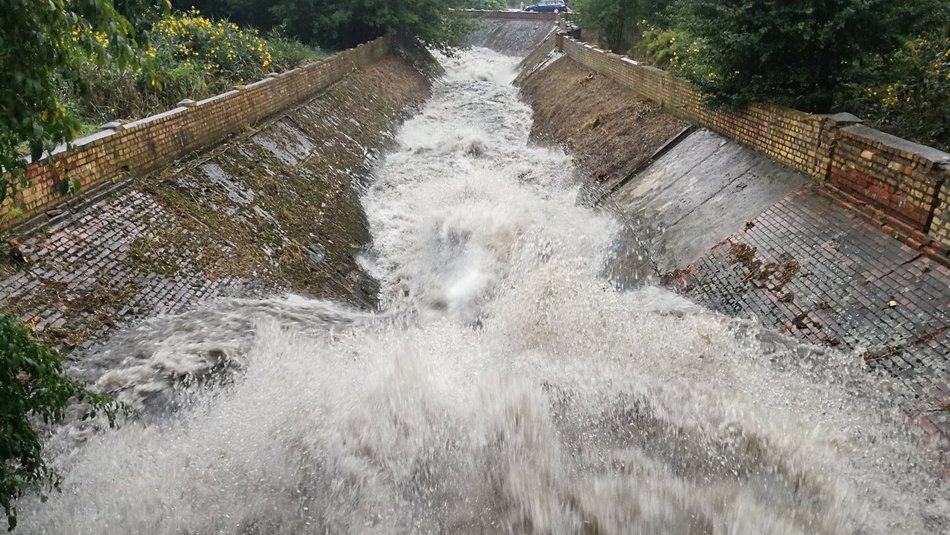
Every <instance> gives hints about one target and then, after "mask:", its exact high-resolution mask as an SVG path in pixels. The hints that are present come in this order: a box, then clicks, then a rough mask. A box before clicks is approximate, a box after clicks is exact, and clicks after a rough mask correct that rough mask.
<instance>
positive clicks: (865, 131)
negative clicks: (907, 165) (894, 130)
mask: <svg viewBox="0 0 950 535" xmlns="http://www.w3.org/2000/svg"><path fill="white" fill-rule="evenodd" d="M842 130H844V131H845V132H848V133H850V134H853V135H855V136H859V137H863V138H865V139H868V140H871V141H872V142H874V143H876V144H878V145H879V146H880V147H881V148H888V149H891V150H893V151H895V152H898V153H900V154H901V155H902V156H904V157H905V158H907V159H908V160H913V161H916V162H918V163H921V164H924V165H950V154H948V153H946V152H944V151H942V150H939V149H935V148H933V147H928V146H927V145H921V144H920V143H914V142H913V141H908V140H906V139H904V138H901V137H897V136H895V135H892V134H888V133H887V132H881V131H880V130H876V129H874V128H871V127H869V126H865V125H863V124H857V125H854V126H847V127H845V128H843V129H842Z"/></svg>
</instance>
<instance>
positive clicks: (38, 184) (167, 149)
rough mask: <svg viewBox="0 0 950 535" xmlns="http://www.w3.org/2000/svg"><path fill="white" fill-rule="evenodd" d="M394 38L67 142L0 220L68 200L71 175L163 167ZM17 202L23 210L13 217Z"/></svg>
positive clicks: (91, 176) (313, 88)
mask: <svg viewBox="0 0 950 535" xmlns="http://www.w3.org/2000/svg"><path fill="white" fill-rule="evenodd" d="M389 49H390V47H389V42H388V41H387V40H386V39H377V40H376V41H373V42H371V43H367V44H365V45H360V46H358V47H356V48H353V49H350V50H346V51H343V52H340V53H339V54H337V55H335V56H333V57H332V58H329V59H327V60H326V61H319V62H315V63H310V64H308V65H305V66H303V67H299V68H296V69H292V70H290V71H287V72H284V73H281V74H279V75H272V76H270V77H268V78H265V79H263V80H261V81H258V82H255V83H252V84H248V85H246V86H238V87H237V88H236V89H235V90H232V91H229V92H227V93H223V94H221V95H217V96H214V97H211V98H208V99H205V100H202V101H199V102H197V103H189V105H187V106H182V107H178V108H175V109H172V110H169V111H166V112H164V113H160V114H158V115H153V116H151V117H147V118H145V119H141V120H138V121H134V122H131V123H127V124H124V125H121V126H118V127H116V128H115V129H109V130H104V131H102V132H98V133H96V134H93V135H91V136H87V137H84V138H82V139H79V140H77V141H75V142H74V143H73V144H72V147H71V148H68V149H67V148H65V147H60V148H58V149H56V150H54V151H53V153H52V155H51V156H49V157H47V158H45V159H43V160H40V161H39V162H36V163H34V164H31V165H30V166H29V168H28V169H27V175H28V177H29V178H30V186H29V187H27V188H25V189H23V190H22V191H20V192H19V194H18V195H17V197H16V199H15V200H14V201H13V202H7V203H6V204H5V205H4V206H3V207H0V227H9V226H11V225H13V224H15V223H18V222H20V221H23V220H24V219H27V218H30V217H32V216H35V215H38V214H40V213H42V212H43V211H45V210H49V209H51V208H53V207H54V206H55V205H57V204H59V203H60V202H62V201H63V200H64V199H65V197H64V195H63V194H62V189H61V188H62V184H63V183H64V180H68V181H72V180H74V179H75V180H79V181H80V182H81V184H82V188H84V189H85V188H89V187H90V186H93V185H96V184H98V183H100V182H103V181H105V180H118V179H121V178H123V177H125V176H128V175H143V174H146V173H148V172H150V171H154V170H156V169H160V168H162V167H164V166H166V165H168V164H170V163H171V162H173V161H175V160H177V159H179V158H182V157H183V156H185V155H187V154H189V153H192V152H194V151H196V150H199V149H203V148H207V147H210V146H212V145H214V144H215V143H217V142H219V141H221V140H222V139H223V138H224V137H225V136H227V135H228V134H231V133H233V132H236V131H240V130H241V129H243V128H245V127H247V126H249V125H252V124H254V123H256V122H258V121H260V120H262V119H265V118H267V117H270V116H272V115H274V114H276V113H278V112H280V111H283V110H285V109H287V108H288V107H289V106H291V105H293V104H298V103H300V102H303V101H306V100H307V99H309V98H311V97H313V96H315V95H316V94H317V93H318V92H320V91H321V90H323V89H326V88H327V87H329V86H330V85H332V84H333V83H335V82H337V81H339V80H340V79H341V78H343V77H344V76H345V75H346V74H347V73H349V72H351V71H353V70H355V69H358V68H360V67H363V66H365V65H368V64H370V63H373V62H375V61H376V60H378V59H380V58H382V57H383V56H385V55H386V54H387V53H388V52H389ZM14 208H16V209H18V211H19V212H20V214H19V215H17V216H16V217H12V216H11V210H13V209H14Z"/></svg>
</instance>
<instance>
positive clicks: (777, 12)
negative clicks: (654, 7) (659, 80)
mask: <svg viewBox="0 0 950 535" xmlns="http://www.w3.org/2000/svg"><path fill="white" fill-rule="evenodd" d="M935 1H936V2H939V1H941V0H935ZM681 4H682V10H681V13H680V22H681V24H682V26H683V28H684V29H685V30H687V32H689V33H690V34H691V35H692V36H694V37H696V38H697V39H698V40H699V42H700V43H701V46H702V62H703V63H704V64H705V65H707V66H708V67H709V72H708V73H699V72H697V73H695V75H694V76H692V77H691V78H692V81H693V82H694V83H695V84H697V85H698V86H699V87H700V88H701V89H702V90H703V91H705V92H706V93H707V94H709V95H710V96H711V97H712V101H713V102H715V103H720V104H729V105H741V104H744V103H746V102H749V101H752V100H757V101H764V102H773V103H778V104H784V105H788V106H791V107H796V108H799V109H803V110H807V111H814V112H828V111H830V109H831V107H832V104H833V102H834V95H835V91H836V89H837V88H839V87H840V86H841V85H842V84H843V83H846V82H847V81H849V80H853V79H855V78H857V77H860V76H862V73H863V68H864V67H865V66H866V64H867V62H868V61H869V59H870V58H873V57H874V56H876V55H880V54H890V53H892V52H893V51H895V50H897V49H898V48H899V47H900V46H901V44H902V42H903V41H904V39H905V36H907V35H908V34H909V33H912V32H913V30H914V29H915V23H919V21H921V20H922V19H921V15H922V13H925V12H926V11H927V10H929V9H930V8H931V7H932V6H933V5H934V2H931V1H930V0H923V1H919V2H894V1H892V0H799V1H796V2H788V1H785V0H681Z"/></svg>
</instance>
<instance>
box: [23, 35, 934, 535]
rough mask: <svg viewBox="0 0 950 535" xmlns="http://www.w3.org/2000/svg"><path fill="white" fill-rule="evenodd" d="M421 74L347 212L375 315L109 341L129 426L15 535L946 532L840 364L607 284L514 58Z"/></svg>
mask: <svg viewBox="0 0 950 535" xmlns="http://www.w3.org/2000/svg"><path fill="white" fill-rule="evenodd" d="M442 61H443V63H444V64H445V66H446V69H447V76H446V78H445V80H444V81H442V82H440V83H439V84H438V85H437V86H436V88H435V90H434V95H433V98H432V100H431V102H430V103H429V104H428V105H427V106H426V108H425V109H424V110H422V112H421V113H420V114H419V115H418V116H416V117H415V118H413V119H412V120H410V121H408V122H407V123H406V124H405V125H404V126H403V128H402V129H401V131H400V133H399V136H398V140H399V146H398V147H396V148H395V149H394V150H393V151H392V152H391V153H390V154H388V155H387V157H386V158H385V160H384V161H383V162H382V163H381V164H380V166H379V167H378V168H377V169H376V173H375V177H374V181H373V183H372V186H371V188H370V189H369V191H368V192H367V194H366V196H365V199H364V203H365V207H366V210H367V214H368V217H369V220H370V223H371V227H372V230H373V236H374V240H375V241H374V250H373V251H372V254H370V255H368V256H367V258H366V259H365V263H366V264H367V266H368V267H369V268H371V269H372V271H373V273H374V274H375V275H376V276H377V277H378V278H379V279H380V280H381V282H382V288H383V289H382V300H381V301H382V303H384V306H383V308H384V310H385V312H383V313H381V314H363V313H357V312H353V311H350V310H347V309H345V308H343V307H340V306H337V305H334V304H332V303H325V302H320V301H309V300H304V299H302V298H290V299H286V300H269V301H230V302H222V303H219V304H216V305H215V307H213V308H211V309H209V310H204V311H196V312H193V313H190V314H188V315H185V316H180V317H176V318H159V319H157V320H154V321H152V322H149V323H147V324H145V325H143V326H142V327H140V328H139V329H138V330H137V331H135V332H133V333H130V334H128V335H127V336H126V337H125V338H123V339H122V340H120V341H119V342H118V343H117V344H116V345H115V346H113V348H112V350H111V351H109V352H107V353H105V355H104V356H103V357H102V361H101V364H100V365H101V366H103V367H109V368H115V369H113V370H111V371H109V372H107V373H105V374H104V375H103V376H102V378H101V379H100V384H101V385H102V386H103V387H106V388H109V389H112V390H116V389H118V390H119V391H121V392H122V393H123V395H124V396H126V397H125V399H127V400H128V401H130V402H132V403H135V404H136V405H137V406H139V407H140V408H142V409H144V410H146V411H149V412H150V413H152V414H153V415H154V417H152V418H144V419H142V420H140V421H138V422H134V423H129V424H127V425H125V426H124V427H123V428H122V429H120V430H119V431H116V432H108V433H102V434H96V435H91V436H87V437H86V438H87V440H86V441H85V443H84V444H82V445H79V446H76V447H73V448H69V449H67V451H66V452H64V454H63V455H62V456H61V457H60V459H59V463H60V465H61V466H62V467H63V469H64V471H65V475H66V478H65V481H64V486H63V492H62V493H59V494H54V495H53V496H51V497H50V500H49V502H48V503H46V504H42V505H41V504H38V503H25V504H23V509H24V510H23V511H22V516H23V518H22V522H23V523H22V525H23V527H24V531H25V532H28V533H96V534H100V533H169V534H181V533H193V534H204V533H235V534H247V533H423V532H449V533H456V532H458V533H486V532H489V533H494V532H509V533H678V534H679V533H689V534H714V533H715V534H718V533H731V534H743V533H747V534H770V533H775V534H795V533H802V534H804V533H822V534H825V533H827V534H831V533H894V532H901V533H940V532H946V530H947V529H948V526H950V523H948V520H947V519H948V516H950V514H948V510H950V508H948V504H947V501H946V499H945V498H944V497H943V496H944V494H945V493H944V494H941V492H942V490H945V489H943V488H942V487H941V483H940V482H939V481H937V480H936V479H934V478H933V477H932V476H931V475H930V474H929V473H928V472H927V470H926V469H925V468H923V467H922V466H921V459H920V456H919V455H918V453H917V452H916V449H915V448H914V446H913V445H912V442H911V441H910V440H909V439H908V437H907V436H905V434H904V432H903V431H901V427H900V426H899V425H898V424H896V423H894V422H892V421H891V418H890V417H889V414H890V411H889V409H888V404H887V400H886V399H883V398H882V396H880V395H879V394H877V393H876V392H877V390H878V385H876V384H875V383H874V382H873V381H872V380H871V379H870V378H868V376H867V374H866V373H865V372H864V371H863V370H862V369H861V368H860V367H859V366H858V364H857V359H853V358H851V357H850V356H848V355H843V354H840V353H836V352H831V351H825V350H819V349H816V348H810V347H806V346H801V345H797V344H795V343H794V342H792V341H790V340H788V339H786V338H784V337H781V336H778V335H774V334H769V333H768V332H765V331H762V330H761V329H759V328H758V327H757V326H756V325H755V324H752V323H749V322H745V321H740V320H730V319H728V318H724V317H722V316H720V315H717V314H713V313H710V312H708V311H706V310H704V309H702V308H700V307H698V306H696V305H695V304H692V303H690V302H688V301H686V300H684V299H682V298H680V297H677V296H675V295H672V294H670V293H668V292H666V291H664V290H661V289H658V288H654V287H642V288H639V289H636V290H632V291H626V292H621V291H618V290H616V289H615V287H614V284H612V283H611V282H610V281H608V280H605V279H604V278H603V276H602V274H603V270H604V266H605V265H606V264H607V263H608V260H609V257H610V256H611V255H614V254H617V243H616V241H615V238H616V236H617V235H618V233H620V231H621V225H620V223H619V222H618V221H616V220H615V219H614V218H613V217H612V216H611V215H610V214H608V213H604V212H596V211H592V210H591V209H589V208H586V207H583V206H579V205H578V204H577V203H576V202H575V199H576V198H577V193H578V192H577V189H578V188H577V186H576V182H575V176H574V169H573V167H572V165H571V162H570V160H569V158H567V157H566V156H565V155H564V154H563V153H561V152H559V151H556V150H551V149H547V148H541V147H535V146H532V145H530V144H529V143H528V132H529V130H530V122H531V114H530V110H529V109H528V108H527V107H526V106H525V105H524V104H523V103H521V102H520V101H519V100H518V98H517V90H516V89H515V88H513V87H511V86H510V85H509V84H508V83H507V82H508V81H510V80H511V79H512V77H513V76H514V61H515V60H513V59H510V58H506V57H503V56H499V55H497V54H494V53H491V52H489V51H486V50H481V49H475V50H472V51H468V52H465V53H463V54H461V55H460V56H459V57H457V58H443V60H442ZM207 376H210V377H228V378H229V380H226V381H225V380H221V381H217V382H207V381H195V380H191V381H189V380H187V378H189V377H190V378H192V379H193V378H196V377H207ZM183 388H184V389H185V390H187V392H188V395H186V396H183V397H182V396H181V393H180V392H181V390H182V389H183ZM180 399H186V400H187V403H182V402H180V401H176V400H180ZM169 407H173V408H174V409H176V410H177V412H176V413H175V415H174V417H168V416H162V414H164V413H166V412H167V411H168V409H169Z"/></svg>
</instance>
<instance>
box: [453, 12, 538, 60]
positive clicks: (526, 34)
mask: <svg viewBox="0 0 950 535" xmlns="http://www.w3.org/2000/svg"><path fill="white" fill-rule="evenodd" d="M474 23H475V24H476V29H475V31H473V32H471V33H470V34H469V35H468V36H467V37H466V39H465V44H466V45H468V46H476V47H482V48H489V49H491V50H494V51H496V52H501V53H502V54H506V55H511V56H518V57H524V56H527V55H528V53H529V52H531V51H532V50H534V49H535V47H537V46H538V45H539V44H540V43H541V42H542V41H544V39H545V38H546V37H548V36H549V35H551V34H552V33H553V32H554V29H555V22H554V21H552V20H543V19H540V20H530V19H528V20H519V19H498V18H482V19H475V21H474Z"/></svg>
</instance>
